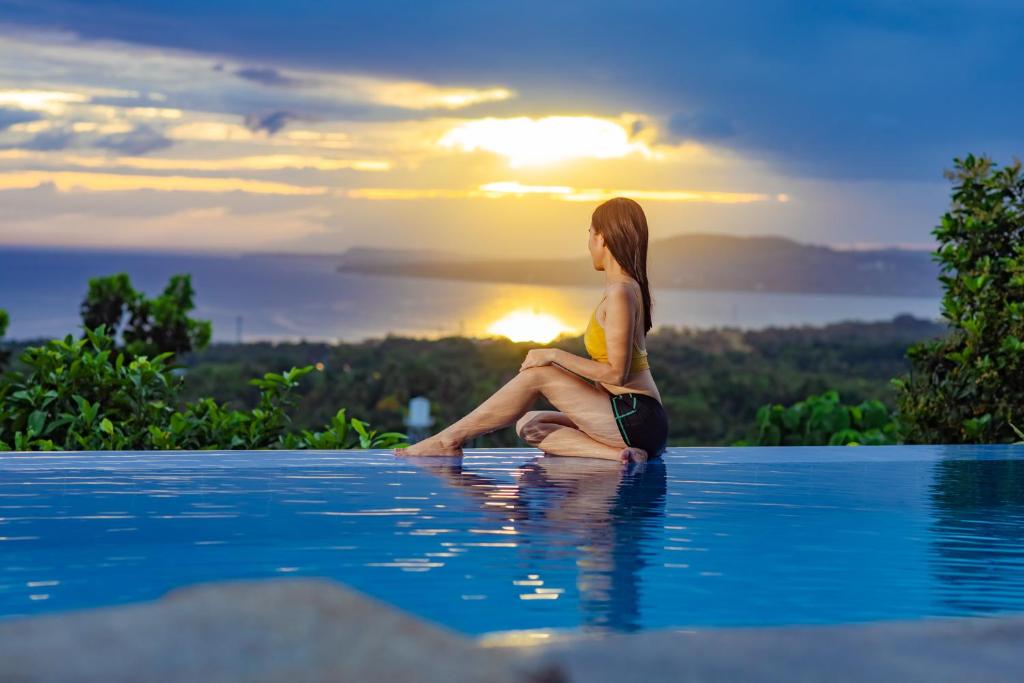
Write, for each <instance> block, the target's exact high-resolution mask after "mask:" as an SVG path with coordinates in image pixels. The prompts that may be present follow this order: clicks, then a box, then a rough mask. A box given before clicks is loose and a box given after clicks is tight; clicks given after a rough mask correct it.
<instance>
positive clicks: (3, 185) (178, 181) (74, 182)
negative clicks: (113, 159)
mask: <svg viewBox="0 0 1024 683" xmlns="http://www.w3.org/2000/svg"><path fill="white" fill-rule="evenodd" d="M45 183H52V184H53V185H54V186H55V187H56V188H57V189H58V190H59V191H61V192H75V191H87V192H132V191H136V190H157V191H160V192H218V193H223V192H249V193H252V194H278V195H319V194H326V193H327V191H328V188H326V187H309V186H301V185H294V184H291V183H281V182H274V181H268V180H252V179H248V178H222V177H217V178H207V177H200V176H168V175H134V174H132V175H121V174H116V173H83V172H78V171H14V172H0V191H2V190H26V189H32V188H35V187H39V186H40V185H43V184H45Z"/></svg>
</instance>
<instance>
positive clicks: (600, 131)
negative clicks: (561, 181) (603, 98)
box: [438, 116, 651, 168]
mask: <svg viewBox="0 0 1024 683" xmlns="http://www.w3.org/2000/svg"><path fill="white" fill-rule="evenodd" d="M438 144H439V145H440V146H441V147H447V148H455V149H459V150H461V151H465V152H472V151H474V150H486V151H488V152H494V153H495V154H500V155H501V156H503V157H505V158H506V159H508V164H509V166H510V167H511V168H520V167H524V166H542V165H545V164H551V163H555V162H559V161H566V160H569V159H617V158H620V157H624V156H626V155H627V154H632V153H635V152H637V153H640V154H643V155H645V156H647V155H650V153H651V151H650V150H649V149H648V147H647V145H646V144H645V143H643V142H640V141H637V140H631V139H630V134H629V131H628V130H627V129H626V128H625V127H623V125H622V124H621V123H620V122H618V121H615V120H610V119H603V118H598V117H596V116H545V117H543V118H540V119H532V118H530V117H527V116H520V117H516V118H510V119H499V118H493V117H490V118H485V119H477V120H474V121H466V122H465V123H462V124H460V125H458V126H456V127H455V128H453V129H451V130H449V131H448V132H447V133H446V134H445V135H444V136H442V137H441V139H440V140H439V141H438Z"/></svg>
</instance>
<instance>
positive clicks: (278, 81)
mask: <svg viewBox="0 0 1024 683" xmlns="http://www.w3.org/2000/svg"><path fill="white" fill-rule="evenodd" d="M235 75H236V76H238V77H239V78H243V79H245V80H247V81H252V82H253V83H259V84H260V85H267V86H271V87H287V86H292V85H297V84H298V83H299V82H300V81H299V80H297V79H295V78H290V77H288V76H285V75H284V74H282V73H281V72H280V71H278V70H277V69H271V68H270V67H255V66H247V67H243V68H241V69H238V70H236V71H235Z"/></svg>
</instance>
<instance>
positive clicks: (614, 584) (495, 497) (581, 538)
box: [410, 456, 666, 631]
mask: <svg viewBox="0 0 1024 683" xmlns="http://www.w3.org/2000/svg"><path fill="white" fill-rule="evenodd" d="M410 461H417V464H421V465H423V466H424V467H425V468H426V469H427V470H428V471H431V472H433V473H435V474H437V475H438V476H441V477H442V478H443V479H444V480H445V481H447V482H448V483H450V484H452V485H454V486H456V487H458V488H459V489H460V490H462V491H464V492H466V493H467V495H469V496H471V497H473V498H475V499H476V500H477V501H478V503H479V504H480V506H481V509H482V510H483V511H484V512H485V513H487V514H489V515H490V516H493V517H495V518H496V519H500V520H501V521H502V522H504V524H505V525H504V526H503V527H502V529H503V530H504V531H506V532H508V533H510V534H515V535H517V536H518V535H522V536H521V538H525V539H529V540H528V542H525V543H522V544H521V545H520V546H519V548H520V550H521V553H522V555H523V560H524V564H525V566H527V567H537V566H544V565H547V564H549V561H550V560H552V559H556V560H557V559H564V558H575V561H576V567H577V579H576V589H577V592H578V594H579V606H580V610H581V611H582V612H583V614H582V619H581V622H582V626H583V627H585V628H592V629H601V630H615V631H636V630H639V629H640V628H641V627H642V619H641V614H640V590H641V589H640V573H641V571H642V570H643V568H644V567H646V566H647V560H646V559H645V558H646V556H647V555H648V553H646V552H644V548H645V547H647V548H650V547H651V546H652V538H651V537H652V535H653V534H655V533H659V532H661V530H662V528H663V527H662V519H663V517H664V514H665V494H666V467H665V463H664V462H663V461H661V460H656V461H652V462H648V463H630V464H629V465H625V466H623V465H620V464H618V463H611V462H606V461H601V460H596V459H595V460H590V459H579V458H559V457H544V456H541V457H538V458H537V459H535V460H533V461H531V462H527V463H525V464H523V465H521V466H520V467H519V468H518V470H517V473H518V479H517V483H516V484H513V485H509V484H503V483H500V482H499V481H497V480H494V479H491V478H490V477H488V476H485V475H483V474H480V473H476V472H473V471H470V470H467V469H465V468H464V467H463V465H462V463H452V464H438V463H436V462H429V459H425V458H420V459H417V458H410ZM424 461H427V462H424ZM515 583H516V584H517V585H519V586H522V587H523V589H524V591H527V592H524V593H523V594H522V595H521V596H520V597H521V598H522V599H558V597H559V595H560V592H561V589H557V588H545V587H544V586H543V584H544V577H543V576H541V575H539V574H534V573H529V572H527V573H525V574H524V576H523V577H522V578H521V579H520V580H518V581H516V582H515Z"/></svg>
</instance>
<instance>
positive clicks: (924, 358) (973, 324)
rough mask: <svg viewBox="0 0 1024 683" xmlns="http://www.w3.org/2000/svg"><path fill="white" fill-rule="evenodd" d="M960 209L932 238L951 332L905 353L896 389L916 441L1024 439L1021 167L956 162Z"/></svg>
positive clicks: (956, 201)
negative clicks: (906, 367) (907, 366)
mask: <svg viewBox="0 0 1024 683" xmlns="http://www.w3.org/2000/svg"><path fill="white" fill-rule="evenodd" d="M955 163H956V168H955V170H954V171H952V172H948V173H947V174H946V175H947V177H948V178H950V180H953V181H955V182H956V184H955V186H954V189H953V197H952V206H951V208H950V210H949V211H948V212H947V213H946V214H944V215H943V216H942V220H941V223H940V225H938V226H937V227H936V228H935V229H934V230H933V231H932V234H934V235H935V237H936V238H937V239H938V241H939V248H938V249H937V250H936V252H935V253H934V258H935V259H936V260H937V261H938V262H939V263H940V265H941V272H942V274H941V275H940V277H939V279H940V280H941V282H942V286H943V290H944V296H943V300H942V311H943V314H944V316H945V317H946V318H947V319H948V320H949V323H950V328H951V330H950V332H949V333H948V334H947V335H946V336H944V337H942V338H940V339H934V340H931V341H927V342H922V343H919V344H915V345H913V346H911V347H910V349H909V350H908V352H907V355H908V356H909V358H910V360H911V364H912V365H911V371H910V373H909V374H907V375H904V376H903V377H900V378H897V379H895V380H893V385H894V386H895V388H896V390H897V401H898V411H899V419H900V421H901V423H902V425H903V429H904V432H905V437H906V440H907V441H908V442H919V443H961V442H966V443H1000V442H1010V441H1013V440H1014V439H1015V437H1018V436H1020V437H1024V434H1021V433H1020V432H1019V431H1018V429H1017V427H1019V426H1022V423H1024V391H1022V390H1021V389H1022V387H1024V178H1022V175H1021V162H1020V160H1019V159H1018V160H1016V161H1015V163H1014V164H1012V165H1010V166H1007V167H1005V168H1002V169H998V168H997V167H996V165H995V164H993V163H992V162H991V161H990V160H989V159H987V158H984V157H981V158H975V157H974V156H973V155H970V156H968V157H967V158H966V159H964V160H960V159H956V160H955Z"/></svg>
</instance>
